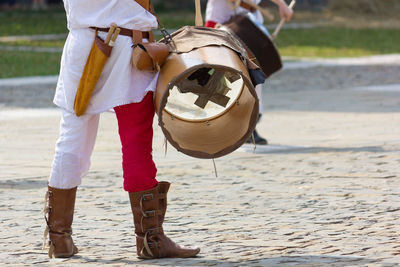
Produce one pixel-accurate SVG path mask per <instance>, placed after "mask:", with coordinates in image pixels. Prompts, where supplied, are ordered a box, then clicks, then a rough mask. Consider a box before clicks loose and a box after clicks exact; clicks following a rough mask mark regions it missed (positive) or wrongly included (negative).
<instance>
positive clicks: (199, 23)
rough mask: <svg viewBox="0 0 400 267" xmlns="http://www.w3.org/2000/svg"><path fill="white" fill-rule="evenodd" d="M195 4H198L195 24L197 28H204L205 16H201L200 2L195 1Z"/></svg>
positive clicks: (198, 0)
mask: <svg viewBox="0 0 400 267" xmlns="http://www.w3.org/2000/svg"><path fill="white" fill-rule="evenodd" d="M195 4H196V17H195V19H194V23H195V25H196V26H204V25H203V16H202V15H201V4H200V0H195Z"/></svg>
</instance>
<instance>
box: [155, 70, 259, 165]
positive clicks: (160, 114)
mask: <svg viewBox="0 0 400 267" xmlns="http://www.w3.org/2000/svg"><path fill="white" fill-rule="evenodd" d="M199 66H200V67H210V66H219V67H222V69H228V70H234V71H237V72H240V73H241V74H243V76H242V77H243V80H244V84H243V87H244V85H245V84H248V85H250V87H251V88H252V89H250V87H249V91H250V94H252V95H253V96H254V98H255V101H256V102H255V104H254V105H255V109H253V111H252V114H251V115H250V117H251V120H250V121H249V125H253V126H254V127H253V129H250V128H249V129H247V134H245V135H244V136H243V137H242V138H241V139H239V140H237V142H236V143H235V144H233V145H231V146H229V147H226V148H224V149H222V150H220V151H218V152H216V153H214V154H210V153H207V152H204V151H198V150H191V149H186V148H182V147H181V146H180V145H179V144H178V143H177V142H176V141H174V139H173V138H172V136H171V133H170V132H169V131H168V130H167V129H166V128H165V126H164V122H163V120H162V118H163V115H164V113H163V111H164V110H165V105H166V100H165V98H168V96H169V91H170V90H171V89H172V88H171V87H172V84H175V83H176V82H177V81H178V79H180V77H182V76H186V74H187V73H189V71H192V70H193V69H197V68H199ZM183 74H185V75H183ZM167 92H168V93H167ZM243 92H244V90H243V88H242V90H241V93H240V94H239V95H238V96H240V95H241V94H243ZM236 100H237V99H236ZM233 103H236V101H234V102H233ZM232 107H233V105H231V106H230V108H227V109H226V110H225V111H224V112H221V113H220V114H218V115H216V116H215V117H214V119H215V118H218V117H220V116H222V115H223V114H226V112H227V111H228V110H230V109H231V108H232ZM166 112H167V111H166ZM258 112H259V110H258V98H257V94H256V91H255V89H254V86H253V84H252V83H251V81H250V79H249V78H248V77H247V76H246V75H244V73H243V72H242V71H239V70H237V69H234V68H232V67H227V66H224V65H218V64H199V65H196V66H193V67H191V68H189V69H187V70H186V71H184V72H182V74H181V75H179V76H176V77H174V78H173V79H172V80H171V81H170V82H169V83H168V87H167V90H165V93H164V95H163V96H162V97H161V100H160V103H159V107H158V110H157V114H158V125H159V126H160V128H161V130H162V131H163V133H164V136H165V138H166V139H167V140H168V141H169V143H170V144H171V145H172V146H173V147H174V148H175V149H177V150H178V151H180V152H182V153H184V154H186V155H188V156H191V157H195V158H202V159H210V158H219V157H222V156H225V155H227V154H229V153H231V152H233V151H235V150H236V149H238V148H239V147H240V146H241V145H242V144H243V143H244V142H245V141H246V140H248V139H249V138H250V136H251V134H252V132H253V130H254V128H255V125H256V121H257V116H258ZM168 114H169V112H168ZM172 116H173V115H172ZM209 120H210V119H207V120H203V121H195V122H194V123H204V122H206V121H209ZM185 121H188V120H185Z"/></svg>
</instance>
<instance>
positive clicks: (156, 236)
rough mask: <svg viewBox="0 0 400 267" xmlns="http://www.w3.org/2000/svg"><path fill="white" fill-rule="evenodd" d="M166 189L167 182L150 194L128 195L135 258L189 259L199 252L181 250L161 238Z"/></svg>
mask: <svg viewBox="0 0 400 267" xmlns="http://www.w3.org/2000/svg"><path fill="white" fill-rule="evenodd" d="M169 186H170V183H168V182H159V183H158V185H157V186H156V187H154V188H152V189H150V190H146V191H140V192H134V193H129V199H130V201H131V208H132V213H133V221H134V223H135V233H136V250H137V255H138V258H141V259H154V258H189V257H194V256H196V255H197V254H198V253H199V252H200V249H199V248H182V247H180V246H178V245H177V244H175V242H173V241H172V240H171V239H169V238H168V237H167V236H166V235H165V234H164V230H163V227H162V224H163V222H164V216H165V212H166V210H167V192H168V189H169Z"/></svg>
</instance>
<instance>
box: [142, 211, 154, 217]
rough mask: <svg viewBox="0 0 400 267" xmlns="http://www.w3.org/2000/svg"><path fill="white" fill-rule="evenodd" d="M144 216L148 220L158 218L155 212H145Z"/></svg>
mask: <svg viewBox="0 0 400 267" xmlns="http://www.w3.org/2000/svg"><path fill="white" fill-rule="evenodd" d="M143 216H144V217H146V218H149V217H155V216H156V211H155V210H146V211H144V212H143Z"/></svg>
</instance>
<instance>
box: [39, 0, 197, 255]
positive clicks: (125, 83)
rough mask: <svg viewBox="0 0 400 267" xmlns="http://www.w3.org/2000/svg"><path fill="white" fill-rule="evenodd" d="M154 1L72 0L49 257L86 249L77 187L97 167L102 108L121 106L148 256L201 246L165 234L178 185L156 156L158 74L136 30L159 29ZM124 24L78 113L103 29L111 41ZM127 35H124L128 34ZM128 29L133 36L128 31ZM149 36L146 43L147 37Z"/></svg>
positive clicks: (59, 100) (142, 247)
mask: <svg viewBox="0 0 400 267" xmlns="http://www.w3.org/2000/svg"><path fill="white" fill-rule="evenodd" d="M148 1H149V0H137V1H134V0H95V1H91V0H64V7H65V10H66V14H67V21H68V30H69V34H68V37H67V40H66V42H65V46H64V50H63V54H62V58H61V68H60V75H59V79H58V83H57V89H56V93H55V97H54V103H55V104H56V105H57V106H59V107H60V108H61V113H62V117H61V123H60V136H59V139H58V140H57V143H56V149H55V155H54V160H53V164H52V169H51V173H50V178H49V184H48V191H47V193H46V202H47V208H46V209H45V211H46V216H45V219H46V223H47V227H46V232H45V238H46V236H47V234H49V242H48V245H49V256H50V257H59V258H64V257H71V256H73V255H74V254H76V253H78V249H77V247H76V246H75V245H74V242H73V240H72V237H71V235H72V228H71V225H72V221H73V213H74V206H75V196H76V191H77V187H78V186H79V185H80V184H81V180H82V177H83V176H85V175H86V174H87V172H88V170H89V167H90V157H91V154H92V151H93V147H94V144H95V140H96V135H97V130H98V124H99V117H100V113H102V112H104V111H107V110H109V109H114V111H115V114H116V117H117V121H118V131H119V135H120V139H121V144H122V168H123V177H124V189H125V190H126V191H127V192H128V193H129V198H130V202H131V209H132V212H133V217H134V225H135V233H136V249H137V254H138V257H140V258H163V257H193V256H195V255H196V254H198V253H199V249H198V248H193V249H191V248H182V247H180V246H178V245H176V244H175V243H174V242H173V241H172V240H170V239H169V238H168V237H167V236H166V235H165V234H164V231H163V228H162V223H163V220H164V215H165V212H166V205H167V201H166V194H167V192H168V189H169V186H170V184H169V183H168V182H158V181H157V180H156V173H157V169H156V167H155V164H154V162H153V159H152V154H151V153H152V138H153V129H152V124H153V117H154V105H153V92H154V90H155V86H156V82H157V77H158V74H157V73H155V72H147V71H139V70H137V69H135V68H134V67H132V66H131V63H130V59H131V54H132V45H133V43H132V38H131V36H132V31H133V30H136V31H141V32H143V35H142V36H146V34H145V33H147V32H148V31H151V29H154V28H157V27H158V23H157V19H156V17H155V16H154V15H153V14H152V13H151V12H150V11H149V10H150V9H149V8H148V7H149V3H148ZM112 23H115V24H117V25H118V27H120V28H121V29H122V30H121V34H120V35H119V36H118V38H117V40H116V42H115V45H114V47H113V50H112V52H111V56H110V57H109V59H108V60H107V62H106V64H105V66H104V69H103V71H102V73H101V76H100V78H99V80H98V82H97V84H96V87H95V89H94V92H93V94H92V96H91V98H90V102H89V105H88V107H87V110H86V113H85V114H84V115H82V116H79V117H78V116H76V115H75V113H74V100H75V95H76V92H77V88H78V85H79V81H80V78H81V75H82V72H83V69H84V66H85V63H86V60H87V58H88V56H89V53H90V50H91V46H92V44H93V41H94V39H95V35H96V30H94V29H93V27H96V28H103V29H100V30H99V32H98V33H97V34H98V35H99V36H100V37H101V38H102V39H103V40H104V38H105V36H106V34H107V31H108V27H110V25H111V24H112ZM123 31H124V32H125V34H122V32H123ZM126 33H128V34H126ZM143 41H146V40H143Z"/></svg>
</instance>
